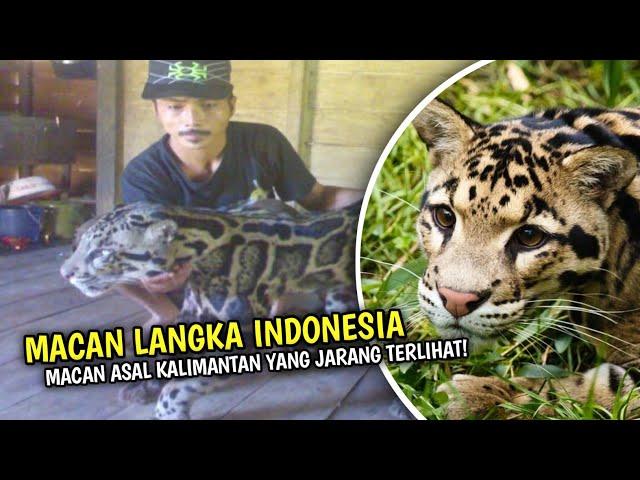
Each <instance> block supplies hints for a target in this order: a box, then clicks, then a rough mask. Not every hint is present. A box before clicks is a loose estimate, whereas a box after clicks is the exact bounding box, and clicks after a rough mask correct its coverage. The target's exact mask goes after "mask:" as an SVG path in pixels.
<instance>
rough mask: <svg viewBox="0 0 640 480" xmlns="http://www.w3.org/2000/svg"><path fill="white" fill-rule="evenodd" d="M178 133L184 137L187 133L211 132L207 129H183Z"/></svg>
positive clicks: (207, 133)
mask: <svg viewBox="0 0 640 480" xmlns="http://www.w3.org/2000/svg"><path fill="white" fill-rule="evenodd" d="M178 135H180V136H181V137H184V136H187V135H211V132H210V131H209V130H196V129H191V130H183V131H182V132H179V133H178Z"/></svg>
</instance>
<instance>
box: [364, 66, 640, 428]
mask: <svg viewBox="0 0 640 480" xmlns="http://www.w3.org/2000/svg"><path fill="white" fill-rule="evenodd" d="M456 80H457V81H456ZM639 106H640V62H639V61H498V62H482V63H478V64H476V65H474V66H472V67H470V68H469V69H468V71H465V72H461V74H459V75H457V76H456V77H454V79H451V80H450V81H448V82H446V83H445V84H443V85H442V86H441V87H439V88H438V89H437V90H436V91H435V92H433V94H432V95H430V96H429V97H427V98H426V99H425V101H423V102H422V103H421V104H420V105H419V106H418V107H417V108H416V109H415V110H414V111H413V112H412V113H411V115H410V116H409V117H408V118H407V119H406V120H405V122H404V123H403V125H402V126H401V128H400V129H399V130H398V131H397V133H396V135H394V137H393V139H392V141H391V142H390V144H389V145H388V146H387V149H385V153H384V154H383V158H382V159H381V160H380V163H379V164H378V166H377V168H376V174H374V176H373V177H372V179H371V183H370V185H369V188H368V190H367V196H366V197H365V199H366V200H368V203H367V204H366V209H365V210H364V211H363V218H361V221H362V230H361V232H360V259H359V265H360V286H361V290H360V291H361V294H362V297H363V301H364V306H365V308H367V309H379V308H382V309H391V308H397V309H400V310H401V311H402V314H403V319H404V322H405V325H406V327H407V330H408V336H409V338H408V339H407V340H410V341H415V342H422V341H428V340H432V339H459V338H465V339H467V341H468V345H469V355H468V356H466V357H465V358H462V359H457V360H450V361H443V360H427V361H412V362H406V363H400V364H397V363H389V364H388V365H386V366H385V367H383V368H384V369H385V374H386V375H387V377H388V378H389V380H390V382H391V383H392V386H394V388H395V389H396V391H397V392H398V393H399V395H400V396H401V398H403V400H404V401H405V403H406V404H407V406H408V407H410V408H411V409H412V411H413V412H414V414H415V415H416V416H418V417H423V418H426V419H467V418H473V419H496V418H501V419H511V418H515V419H531V418H534V419H547V418H560V419H594V418H604V419H608V418H613V419H627V418H638V417H640V412H639V411H638V407H640V383H639V382H640V370H639V368H638V367H639V366H640V177H639V176H638V158H640V108H638V107H639Z"/></svg>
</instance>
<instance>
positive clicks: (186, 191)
mask: <svg viewBox="0 0 640 480" xmlns="http://www.w3.org/2000/svg"><path fill="white" fill-rule="evenodd" d="M168 142H169V136H168V135H165V136H164V137H162V139H160V140H159V141H157V142H156V143H154V144H153V145H151V146H150V147H149V148H147V149H146V150H145V151H144V152H142V153H141V154H140V155H138V156H137V157H135V158H134V159H133V160H131V162H129V164H128V165H127V167H126V168H125V170H124V172H123V174H122V178H121V186H122V197H123V200H124V202H125V203H133V202H137V201H148V202H154V203H163V204H171V205H180V206H194V207H209V208H215V207H220V206H224V205H229V204H231V203H235V202H238V201H241V200H246V199H248V198H249V196H250V195H251V193H252V192H253V191H254V190H255V189H256V188H261V189H263V190H266V191H267V192H273V190H275V191H276V192H277V194H278V196H279V197H280V198H281V199H282V200H285V201H289V200H301V199H302V198H304V197H305V196H306V195H307V194H308V193H309V192H310V191H311V188H312V187H313V185H314V184H315V182H316V179H315V178H314V176H313V175H312V174H311V173H310V172H309V170H308V169H307V167H306V166H305V165H304V163H303V162H302V160H301V158H300V156H299V155H298V154H297V153H296V151H295V150H294V149H293V147H292V146H291V144H290V143H289V141H288V140H287V139H286V137H285V136H284V135H283V134H282V133H280V132H279V131H278V130H277V129H275V128H274V127H271V126H269V125H262V124H257V123H246V122H230V123H229V126H228V129H227V144H226V146H225V148H224V150H223V152H222V161H221V162H220V165H219V167H218V169H217V170H216V172H215V173H214V174H213V176H212V177H211V178H209V179H208V180H205V181H202V182H196V181H193V180H189V179H188V178H187V177H186V175H185V174H184V172H183V171H182V169H181V168H180V160H179V159H178V158H177V157H176V155H175V153H174V152H173V150H171V148H170V147H169V143H168Z"/></svg>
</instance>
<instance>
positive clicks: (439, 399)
mask: <svg viewBox="0 0 640 480" xmlns="http://www.w3.org/2000/svg"><path fill="white" fill-rule="evenodd" d="M433 399H434V400H435V401H436V403H437V404H438V405H443V404H445V403H447V401H449V396H448V395H447V394H446V393H444V392H436V393H434V394H433Z"/></svg>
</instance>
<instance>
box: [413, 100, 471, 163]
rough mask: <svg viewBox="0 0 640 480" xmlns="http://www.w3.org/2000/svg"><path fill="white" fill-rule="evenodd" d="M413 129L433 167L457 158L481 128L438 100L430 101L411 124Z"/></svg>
mask: <svg viewBox="0 0 640 480" xmlns="http://www.w3.org/2000/svg"><path fill="white" fill-rule="evenodd" d="M413 126H414V127H415V128H416V131H417V132H418V135H419V136H420V138H421V139H422V141H423V142H424V143H426V144H427V147H428V148H429V157H430V161H431V164H432V165H433V166H434V167H436V166H439V165H442V164H443V163H446V162H450V161H455V159H456V158H459V157H460V156H461V155H462V153H463V152H464V149H465V147H466V146H467V144H468V143H469V141H470V140H471V138H472V137H473V135H474V132H475V130H476V129H477V128H480V127H481V125H480V124H479V123H476V122H474V121H473V120H471V119H470V118H468V117H466V116H464V115H463V114H461V113H460V112H458V111H457V110H455V109H454V108H453V107H451V106H450V105H448V104H446V103H444V102H441V101H439V100H433V101H431V102H430V103H429V105H427V106H426V107H425V108H424V110H422V111H421V112H420V113H419V114H418V116H417V117H416V118H415V119H414V120H413Z"/></svg>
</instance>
